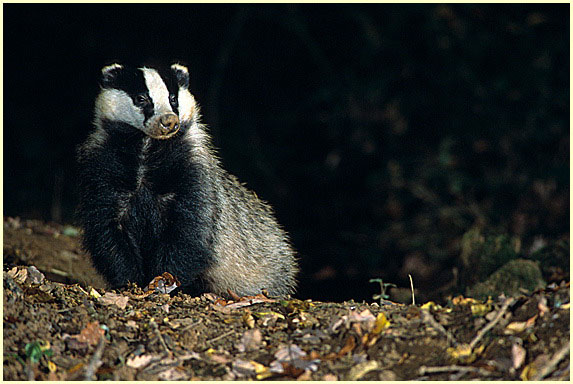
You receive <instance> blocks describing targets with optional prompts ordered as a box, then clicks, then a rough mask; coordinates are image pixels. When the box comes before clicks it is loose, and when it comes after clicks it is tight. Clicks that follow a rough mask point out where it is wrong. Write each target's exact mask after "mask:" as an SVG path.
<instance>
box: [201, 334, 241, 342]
mask: <svg viewBox="0 0 573 384" xmlns="http://www.w3.org/2000/svg"><path fill="white" fill-rule="evenodd" d="M233 333H235V331H229V332H225V333H223V334H222V335H219V336H217V337H215V338H213V339H211V340H207V343H212V342H214V341H217V340H220V339H222V338H224V337H227V336H229V335H232V334H233Z"/></svg>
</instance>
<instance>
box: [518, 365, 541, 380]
mask: <svg viewBox="0 0 573 384" xmlns="http://www.w3.org/2000/svg"><path fill="white" fill-rule="evenodd" d="M535 373H537V369H535V367H534V366H533V363H532V364H528V365H526V366H525V368H523V371H521V374H520V375H519V378H520V379H521V380H523V381H529V380H531V378H532V377H533V376H534V375H535Z"/></svg>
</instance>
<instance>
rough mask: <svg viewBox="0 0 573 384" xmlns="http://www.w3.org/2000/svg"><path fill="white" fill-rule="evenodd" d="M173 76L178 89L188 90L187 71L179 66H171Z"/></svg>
mask: <svg viewBox="0 0 573 384" xmlns="http://www.w3.org/2000/svg"><path fill="white" fill-rule="evenodd" d="M171 69H172V70H173V72H175V76H176V77H177V84H178V85H179V86H180V87H184V88H189V70H188V69H187V67H185V66H184V65H181V64H173V65H172V66H171Z"/></svg>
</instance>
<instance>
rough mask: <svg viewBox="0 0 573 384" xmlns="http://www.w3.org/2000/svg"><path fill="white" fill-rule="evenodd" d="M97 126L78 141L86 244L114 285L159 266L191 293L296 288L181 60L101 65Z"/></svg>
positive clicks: (274, 228) (268, 215)
mask: <svg viewBox="0 0 573 384" xmlns="http://www.w3.org/2000/svg"><path fill="white" fill-rule="evenodd" d="M102 72H103V80H102V92H101V93H100V96H99V97H98V100H97V101H96V119H95V126H96V130H95V131H94V132H93V133H92V134H91V135H90V137H89V138H88V140H87V141H86V143H85V144H84V145H83V146H81V147H80V149H79V163H80V180H79V185H80V208H79V210H78V213H79V216H80V219H81V222H82V225H83V227H84V245H85V247H86V248H87V250H88V251H89V252H90V254H91V255H92V259H93V262H94V265H95V266H96V268H97V269H98V270H99V271H100V272H101V273H102V274H103V275H104V277H106V279H107V280H108V281H109V282H110V284H111V285H112V286H113V287H120V286H124V285H126V284H127V282H129V281H132V282H136V283H138V284H139V285H140V286H144V285H145V284H147V283H148V282H149V281H150V280H151V279H152V278H153V277H154V276H156V275H159V274H161V273H163V272H166V271H167V272H170V273H172V274H174V275H175V276H176V277H177V278H178V279H179V280H180V281H181V282H182V285H183V288H184V289H185V290H186V291H188V292H190V293H200V292H203V291H211V292H215V293H218V294H226V293H227V290H231V291H233V292H235V293H237V294H239V295H254V294H257V293H260V292H261V290H262V289H266V290H267V291H268V292H269V293H270V294H271V295H286V294H291V293H293V292H294V289H295V284H296V282H295V275H296V272H297V270H298V267H297V264H296V260H295V255H294V251H293V249H292V247H291V245H290V243H289V240H288V236H287V234H286V233H285V232H284V230H282V229H281V228H280V226H279V224H278V223H277V221H276V219H275V218H274V215H273V212H272V210H271V209H270V207H269V206H268V205H267V204H266V203H264V202H262V201H260V200H259V199H258V198H257V197H256V195H255V194H254V193H252V192H250V191H249V190H247V189H246V188H245V187H244V186H243V185H241V184H240V183H239V182H238V181H237V179H236V178H235V177H234V176H231V175H229V174H228V173H227V172H226V171H225V170H223V169H222V167H221V166H220V163H219V161H218V160H217V158H216V156H215V155H214V151H213V149H212V148H211V145H210V139H209V137H208V135H207V134H206V132H205V130H204V128H203V127H202V126H201V125H200V123H199V112H198V107H197V105H196V104H195V100H194V99H193V96H191V94H190V93H189V91H188V73H187V69H186V68H185V67H183V66H180V65H173V66H172V67H171V71H167V72H166V73H165V74H163V73H160V72H158V71H156V70H154V69H149V68H143V69H126V68H123V67H122V66H120V65H117V64H114V65H112V66H109V67H106V68H104V70H103V71H102Z"/></svg>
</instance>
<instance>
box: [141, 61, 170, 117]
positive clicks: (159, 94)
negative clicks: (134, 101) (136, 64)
mask: <svg viewBox="0 0 573 384" xmlns="http://www.w3.org/2000/svg"><path fill="white" fill-rule="evenodd" d="M140 69H141V71H142V72H143V77H144V78H145V85H147V90H148V91H149V97H151V100H152V101H153V106H154V112H155V115H156V116H159V115H163V114H164V113H167V112H173V110H172V109H171V104H169V91H168V90H167V86H166V85H165V83H164V82H163V79H162V78H161V76H159V73H157V71H156V70H155V69H151V68H140Z"/></svg>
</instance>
